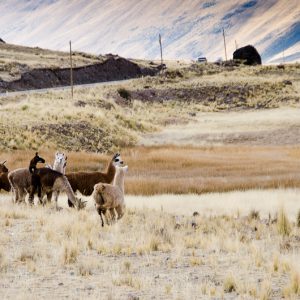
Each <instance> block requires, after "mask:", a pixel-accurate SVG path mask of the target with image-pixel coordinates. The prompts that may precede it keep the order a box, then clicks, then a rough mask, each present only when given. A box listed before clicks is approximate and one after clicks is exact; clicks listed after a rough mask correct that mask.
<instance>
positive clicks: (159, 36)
mask: <svg viewBox="0 0 300 300" xmlns="http://www.w3.org/2000/svg"><path fill="white" fill-rule="evenodd" d="M158 40H159V47H160V64H161V65H162V64H163V53H162V44H161V35H160V34H159V35H158Z"/></svg>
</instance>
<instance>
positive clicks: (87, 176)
mask: <svg viewBox="0 0 300 300" xmlns="http://www.w3.org/2000/svg"><path fill="white" fill-rule="evenodd" d="M121 165H123V161H122V159H121V156H120V154H119V153H116V154H115V155H114V156H113V158H112V159H111V161H110V162H109V164H108V167H107V169H106V172H105V173H102V172H72V173H67V174H66V176H67V178H68V180H69V182H70V185H71V187H72V189H73V191H74V193H76V192H77V191H79V192H80V193H81V194H82V195H84V196H90V195H91V194H92V193H93V190H94V185H95V184H97V183H99V182H103V183H111V182H112V181H113V180H114V177H115V174H116V166H121ZM68 204H69V206H72V203H71V202H70V201H68Z"/></svg>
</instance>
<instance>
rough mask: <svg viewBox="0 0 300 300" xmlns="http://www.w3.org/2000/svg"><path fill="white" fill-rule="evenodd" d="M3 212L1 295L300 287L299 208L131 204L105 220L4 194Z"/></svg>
mask: <svg viewBox="0 0 300 300" xmlns="http://www.w3.org/2000/svg"><path fill="white" fill-rule="evenodd" d="M286 200H287V201H289V199H286ZM65 201H66V199H65ZM136 201H138V199H136ZM269 203H270V204H272V203H273V202H272V198H271V197H270V202H269ZM220 205H222V204H220ZM0 217H1V222H0V227H1V231H0V237H1V239H0V240H1V243H0V278H1V280H0V295H1V298H2V299H4V298H5V299H29V298H30V299H32V298H37V299H40V298H43V299H49V298H52V299H53V298H72V299H83V298H89V299H154V298H155V299H236V298H240V299H275V298H282V297H284V298H288V299H297V298H298V297H299V296H300V273H299V263H300V262H299V249H300V248H299V233H300V232H299V230H300V229H299V227H298V226H299V221H300V220H299V217H300V216H299V215H298V219H291V218H289V216H288V215H286V214H285V211H284V210H283V209H280V208H279V210H278V214H277V217H275V215H272V216H271V218H270V219H268V218H261V217H260V215H259V211H255V210H252V211H250V213H249V214H248V215H247V216H243V215H240V214H239V213H238V212H234V211H233V212H232V213H227V214H223V215H222V214H221V215H215V216H208V215H206V214H202V213H201V212H200V215H199V216H195V217H192V216H186V215H173V214H169V213H167V212H165V211H159V210H153V209H147V208H145V207H144V208H143V209H137V208H128V209H127V213H126V215H125V216H124V218H123V219H122V220H121V221H119V222H118V223H117V224H115V225H113V226H110V227H104V228H103V229H102V228H101V227H100V221H99V218H98V216H97V214H96V212H95V211H94V210H93V209H92V208H89V209H86V210H84V211H80V212H75V211H71V210H69V209H67V208H65V209H63V210H61V211H60V212H57V211H56V210H55V209H54V207H53V206H52V205H50V206H47V207H34V208H30V207H28V206H24V205H20V206H16V205H13V204H12V203H11V202H10V201H8V200H6V199H3V198H2V199H1V207H0ZM297 224H298V226H297Z"/></svg>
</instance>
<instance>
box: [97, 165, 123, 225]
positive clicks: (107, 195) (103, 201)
mask: <svg viewBox="0 0 300 300" xmlns="http://www.w3.org/2000/svg"><path fill="white" fill-rule="evenodd" d="M127 171H128V166H125V167H118V166H117V167H116V175H115V178H114V181H113V184H107V183H98V184H96V185H95V186H94V191H93V194H92V197H93V199H94V201H95V207H96V210H97V212H98V214H99V216H100V218H101V223H102V227H103V226H104V222H103V218H102V214H103V215H104V216H105V219H106V223H107V224H109V223H108V218H107V210H109V211H110V214H111V218H112V219H115V211H114V210H116V212H117V214H118V217H117V218H118V219H121V218H122V217H123V215H124V213H125V202H124V177H125V173H127Z"/></svg>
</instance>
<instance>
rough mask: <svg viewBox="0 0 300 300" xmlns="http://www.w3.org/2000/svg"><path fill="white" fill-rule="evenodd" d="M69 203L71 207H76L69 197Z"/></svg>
mask: <svg viewBox="0 0 300 300" xmlns="http://www.w3.org/2000/svg"><path fill="white" fill-rule="evenodd" d="M68 205H69V207H74V204H73V203H72V202H71V201H70V199H69V198H68Z"/></svg>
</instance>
